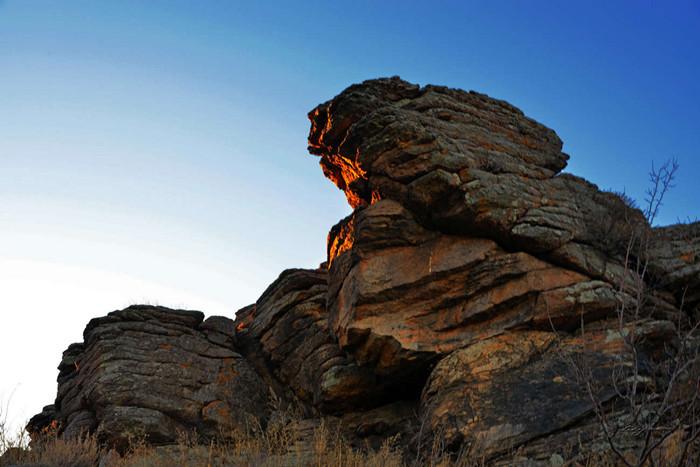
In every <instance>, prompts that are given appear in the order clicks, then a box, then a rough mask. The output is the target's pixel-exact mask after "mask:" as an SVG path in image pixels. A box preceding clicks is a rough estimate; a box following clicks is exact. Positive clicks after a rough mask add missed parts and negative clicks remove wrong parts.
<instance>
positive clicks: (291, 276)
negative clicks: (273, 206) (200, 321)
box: [236, 269, 385, 413]
mask: <svg viewBox="0 0 700 467" xmlns="http://www.w3.org/2000/svg"><path fill="white" fill-rule="evenodd" d="M327 278H328V273H327V271H326V270H325V269H321V270H308V269H290V270H287V271H284V272H283V273H282V274H280V276H279V278H278V279H277V280H276V281H275V282H273V283H272V284H271V285H270V286H269V287H268V289H267V290H266V291H265V292H264V293H263V294H262V296H261V297H260V298H259V299H258V301H257V302H256V303H255V304H254V305H252V306H250V307H247V308H244V309H243V310H241V311H239V312H238V313H237V315H236V328H237V331H238V342H239V344H240V347H241V349H242V351H243V353H244V354H245V355H246V356H247V357H248V359H249V360H250V361H251V362H253V364H255V365H256V368H257V369H258V371H259V372H260V373H261V374H263V375H265V376H266V377H267V380H268V382H269V383H270V385H271V386H272V387H275V388H280V389H278V391H279V392H280V394H279V395H280V396H283V395H286V396H287V397H288V398H292V399H293V400H297V401H299V402H300V403H301V405H302V406H305V407H307V408H310V409H312V410H311V412H313V409H318V410H320V411H322V412H328V413H339V412H344V411H347V410H351V409H358V408H366V407H372V406H374V405H377V404H378V403H379V402H381V401H382V400H383V399H384V397H385V396H384V394H383V385H382V384H381V383H380V381H379V379H378V377H377V376H376V374H375V373H374V372H373V371H371V369H369V368H365V367H361V366H359V365H357V363H356V362H355V361H354V359H353V358H352V357H351V356H349V355H347V354H346V353H345V352H343V351H342V350H341V349H340V347H339V346H338V344H337V342H336V341H335V339H333V337H332V335H331V333H330V331H329V329H328V320H327V313H326V292H327V289H328V286H327ZM290 393H291V394H290ZM290 396H291V397H290ZM307 412H308V410H307Z"/></svg>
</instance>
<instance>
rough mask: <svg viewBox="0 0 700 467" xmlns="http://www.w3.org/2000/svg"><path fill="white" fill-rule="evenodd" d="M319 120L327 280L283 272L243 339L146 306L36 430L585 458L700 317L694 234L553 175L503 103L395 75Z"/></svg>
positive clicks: (91, 336)
mask: <svg viewBox="0 0 700 467" xmlns="http://www.w3.org/2000/svg"><path fill="white" fill-rule="evenodd" d="M309 118H310V120H311V132H310V135H309V150H310V152H311V153H313V154H315V155H317V156H320V165H321V168H322V169H323V173H324V174H325V175H326V177H328V178H329V179H330V180H331V181H332V182H333V183H335V184H336V185H337V187H338V188H340V189H341V190H342V191H343V192H344V194H345V196H346V197H347V200H348V202H349V204H350V205H351V206H352V208H353V209H354V211H353V213H352V214H351V215H350V216H348V217H347V218H345V219H343V220H341V221H340V222H339V223H338V224H337V225H336V226H334V227H333V228H332V229H331V231H330V233H329V235H328V257H327V258H326V261H325V262H324V263H323V264H322V265H321V267H320V268H319V269H316V270H303V269H294V270H288V271H284V272H283V273H282V274H281V275H280V277H279V278H278V279H277V280H276V281H275V282H274V283H273V284H272V285H270V287H269V288H268V289H267V290H266V291H265V292H264V293H263V294H262V296H261V297H260V298H259V299H258V300H257V302H256V303H255V304H253V305H250V306H248V307H246V308H244V309H242V310H240V311H239V312H238V313H237V315H236V319H235V322H234V321H231V320H228V319H226V318H220V317H219V318H209V319H208V320H206V321H204V320H203V316H202V315H201V314H200V313H197V312H186V311H182V310H165V309H162V308H160V307H143V306H138V307H130V308H127V309H125V310H121V311H118V312H114V313H112V314H110V315H109V316H107V317H105V318H99V319H96V320H93V321H92V322H90V324H89V325H88V327H87V329H86V331H85V341H84V343H82V344H75V345H73V346H71V347H69V349H68V350H67V351H66V352H65V353H64V357H63V361H62V362H61V365H60V367H59V370H60V374H59V390H58V397H57V400H56V404H55V407H54V408H53V409H51V408H47V410H45V411H44V412H43V413H42V414H40V415H39V416H37V418H36V419H35V420H34V423H33V424H30V430H31V431H34V432H38V431H40V430H41V429H42V427H45V426H46V425H47V423H49V421H51V420H57V421H58V425H59V426H60V430H62V432H63V433H65V434H66V435H74V434H76V433H78V432H80V431H83V430H86V431H94V432H96V433H97V434H98V436H99V437H100V439H102V440H104V441H105V442H107V443H110V444H119V443H120V442H122V441H123V440H124V439H126V438H127V437H128V435H129V432H130V430H133V429H135V428H136V429H138V430H141V431H142V432H145V433H146V434H147V435H148V439H149V440H150V441H151V442H154V443H168V442H171V441H172V440H173V439H174V437H175V436H176V433H177V432H178V430H182V429H191V428H196V429H197V430H198V431H199V432H200V433H202V434H204V435H205V436H211V437H215V436H219V435H220V434H221V433H225V432H226V431H227V430H237V429H238V430H240V429H249V428H250V427H251V426H253V425H256V426H264V424H265V423H266V421H267V420H268V419H269V417H270V413H271V411H272V410H273V409H274V408H276V407H279V406H280V404H281V405H285V406H290V405H293V406H294V407H297V408H299V409H300V412H301V413H302V414H303V416H304V417H306V418H308V419H318V418H319V417H322V416H329V417H335V419H337V420H340V421H345V423H346V424H347V425H348V426H352V427H353V430H354V431H355V433H354V435H356V436H358V437H359V438H362V437H367V436H370V435H371V436H373V437H375V438H376V437H379V438H380V439H381V438H382V437H387V436H393V435H396V434H397V433H400V434H402V436H403V439H404V441H405V442H407V443H408V442H409V441H410V442H412V443H413V444H414V445H420V444H421V443H423V442H424V441H425V440H430V439H431V438H433V439H435V438H440V439H441V440H442V441H443V442H444V445H445V446H446V447H447V449H450V450H455V451H456V450H460V449H462V450H463V449H465V448H469V449H478V452H479V453H480V455H481V456H482V457H483V458H486V459H499V458H500V459H503V458H505V457H504V456H507V455H509V453H512V452H514V450H518V452H521V453H525V454H527V455H528V456H531V457H533V458H538V457H540V458H546V457H547V456H548V455H549V454H551V452H552V449H557V450H560V451H562V452H563V451H566V452H569V453H570V452H575V451H576V450H577V449H580V448H581V446H582V445H584V444H585V443H586V442H589V441H590V442H592V440H593V439H594V438H595V433H594V431H595V430H593V429H592V428H591V427H592V426H593V425H594V420H595V415H596V414H598V412H599V410H600V407H601V406H603V405H605V404H608V403H609V402H610V401H612V400H613V399H615V398H618V397H620V391H619V388H618V387H614V384H612V380H613V376H614V374H615V372H616V371H619V368H621V367H627V368H628V367H631V366H634V367H635V368H652V367H653V365H652V363H653V360H654V359H656V358H658V357H659V355H660V354H662V353H663V352H660V349H664V348H665V345H666V344H668V343H670V342H671V341H672V340H673V339H674V338H675V336H676V334H677V330H678V323H679V322H685V321H692V320H693V319H697V318H698V316H697V314H698V306H700V230H699V229H700V227H699V225H700V224H690V225H684V226H674V227H668V228H656V229H654V228H652V227H651V226H650V225H648V223H647V221H646V219H645V217H644V215H643V214H642V213H641V212H640V211H639V210H638V209H636V208H634V207H633V206H632V205H630V204H629V203H627V202H626V200H625V199H624V197H620V196H619V195H617V194H614V193H609V192H604V191H600V190H599V189H598V188H597V187H596V186H595V185H593V184H591V183H589V182H587V181H585V180H583V179H581V178H578V177H576V176H573V175H570V174H566V173H562V170H563V169H564V168H565V167H566V163H567V160H568V156H567V155H566V154H564V153H563V152H562V142H561V140H560V139H559V138H558V137H557V135H556V134H555V133H554V132H553V131H552V130H550V129H549V128H546V127H545V126H543V125H541V124H539V123H537V122H535V121H534V120H532V119H530V118H528V117H526V116H525V115H524V114H523V113H522V112H521V111H520V110H518V109H517V108H515V107H513V106H512V105H510V104H508V103H506V102H503V101H499V100H496V99H492V98H490V97H487V96H485V95H483V94H478V93H474V92H464V91H461V90H455V89H449V88H445V87H438V86H425V87H419V86H417V85H414V84H410V83H407V82H405V81H403V80H401V79H399V78H388V79H377V80H371V81H366V82H364V83H361V84H358V85H353V86H351V87H349V88H348V89H346V90H345V91H343V92H342V93H341V94H340V95H338V96H337V97H335V98H334V99H332V100H331V101H329V102H326V103H324V104H322V105H320V106H318V107H317V108H316V109H314V110H313V111H312V112H311V113H310V114H309ZM632 238H636V239H639V238H643V239H644V242H637V243H640V244H641V243H644V245H645V248H644V251H643V252H642V253H637V252H636V251H635V252H633V254H632V256H635V255H636V256H635V260H637V263H639V261H643V262H644V264H645V265H648V267H647V268H645V269H644V271H645V273H644V274H643V275H642V274H639V273H638V271H637V270H635V269H634V268H630V267H629V265H630V257H631V256H630V250H631V249H630V248H629V247H630V245H631V244H632V243H630V242H631V240H630V239H632ZM647 270H648V273H647ZM639 284H642V285H644V286H648V292H647V294H646V295H645V299H644V301H643V302H642V301H641V300H640V297H639V295H638V294H637V293H635V291H637V290H638V286H639ZM635 286H637V288H636V289H635ZM623 307H627V308H633V309H634V310H636V311H635V314H634V317H633V318H634V319H632V320H629V319H627V320H624V322H623V320H621V319H620V315H619V311H620V310H621V309H623ZM693 314H695V317H694V316H693ZM630 334H634V335H635V336H636V338H637V339H638V340H639V341H640V342H643V343H644V346H645V347H644V351H643V352H640V353H636V352H635V353H634V355H631V353H630V348H629V339H628V336H629V335H630ZM582 369H586V375H587V376H588V377H589V378H591V379H593V380H595V381H597V382H598V383H600V384H598V385H597V386H598V387H597V392H596V397H595V398H591V397H590V394H586V391H585V390H584V389H585V385H584V384H582V381H581V373H582V371H581V370H582ZM637 376H639V377H645V378H648V377H649V378H650V377H651V376H653V375H646V374H644V375H641V376H640V375H637ZM588 392H589V393H590V391H588ZM52 410H53V412H52ZM52 414H53V415H52ZM251 420H252V421H251Z"/></svg>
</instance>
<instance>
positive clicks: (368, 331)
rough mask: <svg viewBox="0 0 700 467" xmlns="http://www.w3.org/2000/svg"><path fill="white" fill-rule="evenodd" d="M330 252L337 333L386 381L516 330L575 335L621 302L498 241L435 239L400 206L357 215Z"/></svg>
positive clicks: (607, 289) (605, 288) (605, 289)
mask: <svg viewBox="0 0 700 467" xmlns="http://www.w3.org/2000/svg"><path fill="white" fill-rule="evenodd" d="M329 244H330V245H331V248H330V254H331V256H330V258H329V261H330V264H331V267H330V287H329V293H328V303H329V313H330V315H329V316H330V327H331V329H332V330H333V332H334V334H335V335H336V336H337V337H338V341H339V343H340V346H341V347H342V348H345V349H347V350H348V351H351V352H352V353H353V354H354V355H355V357H356V358H357V360H358V361H359V362H360V363H361V364H365V365H370V366H372V367H373V368H375V371H377V372H378V373H379V374H391V375H398V374H405V373H407V372H408V373H412V372H416V371H420V370H421V369H422V368H424V367H425V365H426V364H428V363H429V362H430V361H432V360H434V359H435V358H436V357H438V356H440V355H445V354H448V353H450V352H451V351H453V350H455V349H458V348H461V347H464V346H468V345H471V344H474V343H477V342H479V341H481V340H483V339H486V338H489V337H491V336H493V335H496V334H500V333H502V332H503V331H504V330H507V329H513V328H518V327H523V326H528V327H532V328H538V329H546V330H552V328H553V327H556V328H558V329H570V328H571V327H572V326H573V327H575V326H578V325H579V324H580V321H581V319H582V317H583V318H586V319H599V318H601V317H603V316H605V315H608V314H610V313H611V312H613V311H614V310H615V308H616V307H617V305H618V303H619V301H618V299H617V295H616V292H615V290H614V289H613V288H612V287H611V285H610V284H608V283H606V282H603V281H600V280H594V279H591V278H590V277H587V276H585V275H583V274H581V273H578V272H576V271H572V270H568V269H564V268H561V267H558V266H554V265H552V264H550V263H547V262H545V261H542V260H540V259H538V258H536V257H534V256H532V255H530V254H527V253H523V252H515V253H512V252H508V251H505V250H504V249H502V248H501V247H499V246H498V244H497V243H496V242H494V241H493V240H489V239H484V238H474V237H464V236H454V235H444V234H439V233H437V232H431V231H428V230H426V229H424V228H422V227H421V226H420V225H419V224H418V223H417V222H416V221H415V220H413V217H412V215H411V213H410V212H408V211H407V210H406V209H405V208H403V207H402V206H401V205H400V204H399V203H397V202H395V201H391V200H381V201H378V202H376V203H375V204H373V205H371V206H369V207H367V208H364V209H361V210H358V211H356V212H355V213H354V214H353V215H352V216H351V217H350V218H348V219H346V220H345V221H343V223H342V224H341V225H340V226H336V227H335V228H334V229H333V231H332V232H331V236H330V238H329Z"/></svg>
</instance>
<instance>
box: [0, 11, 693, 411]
mask: <svg viewBox="0 0 700 467" xmlns="http://www.w3.org/2000/svg"><path fill="white" fill-rule="evenodd" d="M699 45H700V3H698V2H691V1H688V2H659V1H654V2H652V1H634V2H623V1H616V2H603V1H598V2H579V3H578V4H574V2H555V1H551V2H540V1H528V2H524V1H523V2H517V1H509V2H497V1H488V2H486V1H484V2H464V1H454V2H449V1H445V2H417V1H416V2H411V1H406V0H404V1H388V0H387V1H352V2H344V3H341V2H329V1H308V2H262V1H251V2H242V1H241V2H234V1H203V0H191V1H177V0H169V1H161V0H149V1H143V0H142V1H131V0H120V1H118V2H117V1H94V0H93V1H79V0H71V1H41V0H32V1H25V0H5V1H2V0H0V309H2V319H3V323H1V325H0V362H1V365H0V366H1V367H2V368H3V378H2V381H1V382H0V401H2V400H3V398H4V399H5V400H6V399H8V398H9V395H10V394H12V393H13V392H14V395H13V396H12V402H13V403H12V407H14V408H15V409H14V410H15V411H14V412H13V413H12V417H14V419H15V420H22V419H23V418H26V416H28V415H29V414H31V413H32V412H34V411H36V410H38V409H39V408H40V406H41V405H42V404H43V403H48V402H50V401H51V400H52V398H53V396H54V390H55V383H54V379H55V376H56V374H55V366H56V365H57V363H58V360H59V357H60V352H61V351H62V350H63V349H64V348H65V347H66V346H67V345H68V344H69V343H70V342H72V341H75V340H79V339H80V337H81V332H82V328H83V326H84V324H85V323H86V322H87V320H88V319H89V318H90V317H92V316H96V315H101V314H104V313H106V312H108V311H111V310H113V309H116V308H120V307H123V306H126V305H128V304H130V303H136V302H142V301H146V302H151V303H161V304H163V305H168V306H183V307H191V308H199V309H202V310H203V311H205V312H207V313H209V314H228V315H229V316H231V315H233V313H234V311H235V310H236V309H237V308H239V307H242V306H244V305H246V304H248V303H250V302H252V301H254V300H255V299H256V298H257V296H258V295H259V294H260V293H261V292H262V291H263V290H264V288H265V287H266V286H267V285H268V284H269V283H270V282H271V281H272V280H274V278H275V277H276V276H277V275H278V274H279V272H280V271H281V270H282V269H284V268H288V267H313V266H316V265H317V264H318V263H320V262H321V261H323V259H324V251H325V238H326V234H327V231H328V229H329V228H330V227H331V225H333V224H334V223H335V222H336V221H337V220H339V219H340V218H341V217H343V216H345V215H346V214H348V213H349V208H348V207H347V205H346V203H345V199H344V197H343V196H342V194H341V193H340V192H338V191H337V190H336V189H335V188H334V187H333V186H332V184H331V183H330V182H328V181H327V180H326V179H325V178H324V177H323V176H322V174H321V171H320V169H319V168H318V166H317V160H316V159H315V158H314V157H312V156H310V155H308V154H307V152H306V135H307V132H308V126H309V124H308V121H307V119H306V113H307V112H308V111H309V110H311V108H313V107H314V106H315V105H317V104H318V103H320V102H323V101H325V100H327V99H329V98H331V97H333V96H334V95H335V94H337V93H338V92H340V91H341V90H342V89H343V88H345V87H346V86H348V85H350V84H351V83H354V82H358V81H361V80H364V79H368V78H373V77H378V76H389V75H400V76H402V77H403V78H405V79H407V80H409V81H413V82H417V83H420V84H428V83H433V84H444V85H448V86H453V87H460V88H464V89H474V90H477V91H480V92H484V93H487V94H489V95H491V96H494V97H497V98H501V99H505V100H507V101H509V102H511V103H513V104H515V105H517V106H518V107H520V108H521V109H522V110H523V111H524V112H525V113H526V114H527V115H529V116H531V117H533V118H535V119H537V120H539V121H541V122H542V123H544V124H546V125H548V126H550V127H551V128H553V129H554V130H555V131H557V133H558V134H559V136H560V137H561V138H562V139H563V140H564V145H565V151H566V152H568V153H569V154H570V155H571V161H570V165H569V169H568V170H569V171H571V172H573V173H576V174H578V175H581V176H584V177H586V178H588V179H589V180H591V181H593V182H595V183H597V184H598V185H599V186H601V188H605V189H615V190H619V191H622V190H626V191H627V193H628V194H630V195H631V196H633V197H634V198H636V199H638V200H642V199H643V197H644V189H645V188H646V184H647V172H648V170H649V168H650V166H651V163H652V161H657V162H661V161H663V160H665V159H667V158H669V157H676V158H677V159H678V161H679V163H680V165H681V172H680V174H679V176H678V179H677V181H676V188H675V189H674V190H673V191H672V192H671V193H670V194H669V196H668V198H667V203H666V206H665V207H664V209H663V211H662V214H661V216H660V219H659V220H660V222H661V223H670V222H674V221H676V220H677V219H685V218H687V217H691V218H694V217H697V216H699V215H700V209H699V203H698V199H700V184H698V182H697V179H698V175H700V158H699V157H698V139H699V135H700V119H699V118H698V109H700V47H698V46H699ZM18 350H21V351H22V352H23V355H26V356H23V357H21V359H16V358H9V357H6V355H16V354H17V351H18ZM20 360H21V361H20ZM7 368H9V370H8V369H7Z"/></svg>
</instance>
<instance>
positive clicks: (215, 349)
mask: <svg viewBox="0 0 700 467" xmlns="http://www.w3.org/2000/svg"><path fill="white" fill-rule="evenodd" d="M234 339H235V331H234V327H233V321H232V320H230V319H228V318H224V317H211V318H208V319H207V320H206V321H205V320H204V315H203V314H202V313H200V312H196V311H185V310H170V309H166V308H163V307H154V306H142V305H140V306H130V307H129V308H126V309H124V310H120V311H115V312H113V313H110V314H109V315H107V316H105V317H103V318H97V319H93V320H92V321H90V323H89V324H88V325H87V327H86V329H85V332H84V342H82V343H79V344H73V345H71V346H70V347H68V349H67V350H66V351H65V352H64V353H63V359H62V360H61V363H60V365H59V367H58V369H59V375H58V395H57V397H56V403H55V406H54V411H55V420H56V421H57V422H58V424H59V426H60V429H61V432H62V433H63V434H64V435H65V436H77V435H79V434H80V433H81V432H95V433H96V434H97V436H98V438H99V439H100V440H102V441H104V442H105V443H108V444H111V445H115V446H117V447H121V446H123V445H125V444H126V443H127V442H128V441H129V438H130V437H132V438H135V437H140V436H145V438H146V440H147V441H149V442H151V443H167V442H173V441H175V440H176V439H177V437H178V431H182V432H187V431H189V430H192V429H196V430H197V431H198V432H199V433H202V434H204V435H210V436H216V435H219V434H220V433H226V432H230V431H233V430H245V429H247V426H248V424H249V423H250V422H251V420H255V421H257V422H259V423H264V422H265V421H266V419H267V417H268V415H269V407H268V404H267V395H268V390H267V386H266V385H265V384H264V383H263V381H262V380H261V378H260V377H259V376H258V374H257V373H256V372H255V371H254V370H253V368H252V367H251V365H250V364H249V363H248V362H247V361H246V360H245V359H244V358H243V357H242V356H241V355H240V354H238V353H237V352H236V351H235V350H234V343H233V342H234ZM42 425H44V426H46V425H47V417H46V416H45V415H41V414H40V416H39V417H35V418H34V419H33V420H32V421H31V422H30V428H29V431H30V432H34V433H36V432H37V431H38V430H37V429H38V428H42Z"/></svg>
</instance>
